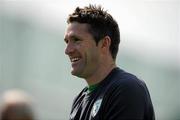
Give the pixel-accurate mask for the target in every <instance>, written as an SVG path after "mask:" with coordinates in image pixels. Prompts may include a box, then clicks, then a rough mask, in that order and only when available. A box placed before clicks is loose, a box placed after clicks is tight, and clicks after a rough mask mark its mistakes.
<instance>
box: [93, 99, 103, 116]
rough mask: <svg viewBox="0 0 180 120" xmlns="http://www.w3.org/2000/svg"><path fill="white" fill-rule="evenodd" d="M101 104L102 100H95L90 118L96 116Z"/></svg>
mask: <svg viewBox="0 0 180 120" xmlns="http://www.w3.org/2000/svg"><path fill="white" fill-rule="evenodd" d="M101 103H102V98H101V99H99V100H97V101H96V102H95V103H94V105H93V108H92V116H93V117H94V116H96V114H97V112H98V111H99V108H100V106H101Z"/></svg>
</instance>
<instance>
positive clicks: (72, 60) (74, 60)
mask: <svg viewBox="0 0 180 120" xmlns="http://www.w3.org/2000/svg"><path fill="white" fill-rule="evenodd" d="M70 60H71V62H72V63H75V62H77V61H79V60H80V58H78V57H74V58H71V59H70Z"/></svg>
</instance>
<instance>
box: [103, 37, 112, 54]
mask: <svg viewBox="0 0 180 120" xmlns="http://www.w3.org/2000/svg"><path fill="white" fill-rule="evenodd" d="M110 45H111V38H110V37H109V36H105V37H104V38H103V39H102V43H101V48H102V49H104V50H109V48H110ZM104 50H103V51H104Z"/></svg>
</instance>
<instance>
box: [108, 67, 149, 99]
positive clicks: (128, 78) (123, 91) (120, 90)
mask: <svg viewBox="0 0 180 120" xmlns="http://www.w3.org/2000/svg"><path fill="white" fill-rule="evenodd" d="M146 89H147V88H146V85H145V83H144V82H143V81H142V80H140V79H138V78H137V77H136V76H135V75H133V74H131V73H128V72H126V71H124V70H122V69H120V68H116V70H115V71H114V72H113V74H112V76H111V77H110V80H109V84H108V85H107V91H106V92H107V93H106V94H107V95H110V96H112V97H113V96H116V94H117V95H118V96H119V97H121V96H126V97H128V96H129V97H131V98H133V97H143V96H144V95H145V92H146ZM129 97H128V98H129Z"/></svg>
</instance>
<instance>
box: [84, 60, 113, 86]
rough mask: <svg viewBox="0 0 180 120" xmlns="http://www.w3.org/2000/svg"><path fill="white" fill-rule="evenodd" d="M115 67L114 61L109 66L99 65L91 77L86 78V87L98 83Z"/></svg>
mask: <svg viewBox="0 0 180 120" xmlns="http://www.w3.org/2000/svg"><path fill="white" fill-rule="evenodd" d="M115 67H116V65H115V62H114V61H113V62H111V63H109V64H105V63H103V64H101V65H100V66H99V67H98V68H97V70H96V71H95V72H94V74H93V75H92V76H91V77H89V78H86V81H87V83H88V85H89V86H90V85H95V84H98V83H100V82H101V81H102V80H104V78H105V77H106V76H107V75H108V74H109V73H110V72H111V71H112V69H114V68H115Z"/></svg>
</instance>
